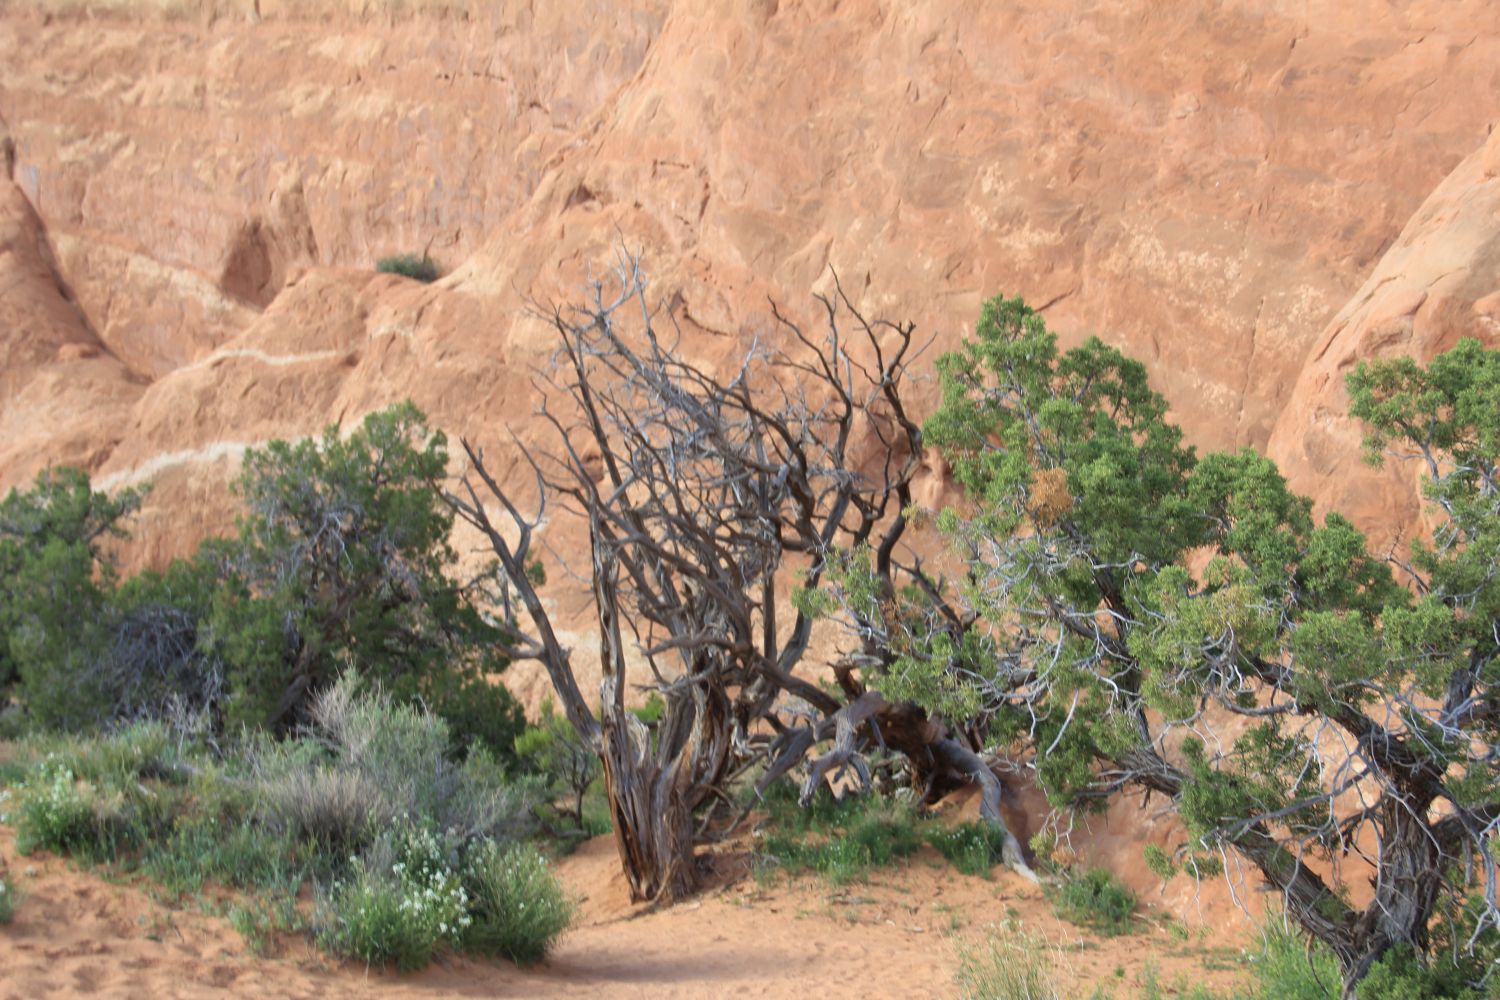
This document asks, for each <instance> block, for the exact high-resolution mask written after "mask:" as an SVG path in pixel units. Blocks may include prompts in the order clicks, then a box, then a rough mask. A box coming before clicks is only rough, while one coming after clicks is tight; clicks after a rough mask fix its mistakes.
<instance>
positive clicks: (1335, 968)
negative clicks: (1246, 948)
mask: <svg viewBox="0 0 1500 1000" xmlns="http://www.w3.org/2000/svg"><path fill="white" fill-rule="evenodd" d="M1250 970H1251V975H1252V977H1253V978H1254V980H1255V985H1256V989H1255V992H1254V994H1253V997H1254V1000H1337V998H1338V996H1339V993H1340V990H1341V989H1342V986H1343V982H1344V980H1343V976H1342V974H1341V973H1340V972H1339V963H1338V961H1337V960H1336V959H1335V958H1334V957H1333V955H1332V953H1330V952H1329V951H1328V949H1327V948H1326V947H1325V946H1323V945H1321V944H1317V945H1313V946H1311V947H1310V946H1309V945H1308V942H1307V939H1306V937H1305V936H1304V935H1303V934H1302V933H1301V932H1300V931H1298V930H1295V929H1293V928H1292V927H1289V926H1287V924H1286V922H1285V921H1284V920H1281V919H1278V918H1276V917H1274V916H1270V917H1267V919H1266V924H1265V927H1264V928H1262V930H1261V934H1260V946H1259V947H1258V948H1257V949H1256V950H1255V951H1254V952H1252V953H1251V955H1250Z"/></svg>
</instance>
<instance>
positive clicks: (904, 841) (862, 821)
mask: <svg viewBox="0 0 1500 1000" xmlns="http://www.w3.org/2000/svg"><path fill="white" fill-rule="evenodd" d="M783 795H784V793H783ZM767 801H768V803H769V804H770V805H771V807H772V813H773V822H772V826H773V828H774V832H772V833H771V834H769V835H768V836H767V837H766V838H765V840H764V841H763V843H762V846H761V849H762V851H763V853H764V854H765V855H767V856H768V857H770V858H773V859H775V861H776V862H777V863H779V864H780V865H781V866H782V868H783V869H784V870H786V871H788V872H791V873H797V872H803V871H815V872H817V873H819V874H820V875H822V876H823V877H824V878H826V879H827V880H828V881H829V882H831V883H833V884H834V885H847V884H848V883H850V882H853V881H857V880H859V879H863V878H865V877H866V876H867V875H868V873H869V871H870V870H871V869H872V868H878V867H882V866H885V865H889V864H891V863H893V862H895V861H896V860H897V859H899V858H906V857H910V856H911V855H912V854H913V853H915V852H916V850H917V848H918V847H920V846H921V844H922V837H921V834H920V832H919V831H918V829H917V817H916V814H915V813H914V812H913V811H912V810H911V809H910V808H909V807H907V806H905V805H902V804H900V803H890V802H886V801H885V800H882V799H879V798H876V797H874V796H849V797H846V798H845V799H843V800H842V801H839V802H834V801H833V800H832V798H824V797H819V798H815V799H814V800H813V802H812V804H811V805H810V806H809V807H808V808H807V809H805V810H798V809H796V806H795V803H794V802H793V803H792V804H791V805H788V804H787V803H786V802H784V801H781V798H780V797H778V798H774V799H773V798H770V797H768V800H767ZM788 810H790V811H788Z"/></svg>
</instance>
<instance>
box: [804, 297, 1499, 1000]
mask: <svg viewBox="0 0 1500 1000" xmlns="http://www.w3.org/2000/svg"><path fill="white" fill-rule="evenodd" d="M938 370H939V375H940V378H941V383H942V403H941V406H940V407H939V409H938V410H937V412H936V413H934V414H933V416H932V417H931V419H930V420H929V421H928V423H927V425H926V435H927V440H928V441H929V442H930V443H932V444H934V445H936V446H938V447H939V448H940V449H941V450H942V451H943V453H944V455H945V456H946V457H947V459H948V460H949V462H950V463H951V465H952V469H953V475H954V477H955V478H956V479H957V481H958V482H959V483H960V484H961V485H962V486H963V487H964V490H965V492H966V493H967V495H968V497H969V499H970V505H968V506H966V507H965V508H964V509H962V510H958V509H949V510H944V511H941V512H938V514H937V516H936V523H937V525H938V527H939V528H940V529H941V530H942V532H943V533H944V534H945V535H946V536H947V537H948V538H949V539H951V541H952V542H953V545H954V551H955V553H956V554H957V555H958V557H959V559H960V561H961V564H962V572H961V573H960V574H959V575H958V580H959V581H960V582H958V583H953V584H947V583H943V584H942V586H943V587H944V588H946V590H945V593H951V594H952V595H953V599H954V600H958V601H961V602H962V603H963V604H964V605H965V606H967V607H968V608H971V609H972V610H973V612H974V614H975V615H976V616H977V617H976V618H975V619H974V623H973V626H972V627H969V628H966V629H964V630H958V629H956V628H955V626H954V619H952V618H949V619H946V620H940V619H939V618H938V616H936V615H934V614H933V613H932V612H931V611H930V610H928V607H927V598H926V596H924V594H922V593H915V592H913V593H908V594H901V595H898V598H897V600H896V601H895V602H894V603H892V602H887V603H884V604H879V605H878V606H877V602H876V600H875V598H876V595H877V594H878V591H876V590H875V588H874V587H873V577H872V576H871V574H870V572H869V568H868V556H867V554H865V553H860V552H854V553H849V554H846V555H845V556H844V564H843V565H842V566H841V567H839V568H838V571H837V572H835V573H833V574H831V575H830V578H831V580H832V582H833V584H834V586H833V588H830V589H831V591H834V592H836V596H835V597H832V598H830V597H822V596H819V595H800V600H802V601H803V602H808V603H810V604H816V603H817V602H819V601H825V602H826V601H829V600H831V599H832V600H836V601H837V602H838V603H839V604H841V605H842V606H844V607H847V608H854V609H855V610H857V611H859V612H861V613H862V614H863V615H864V620H867V621H875V622H882V623H884V624H883V627H884V628H885V630H886V632H887V634H888V635H889V636H890V642H891V644H892V646H893V647H894V648H895V649H896V650H897V652H898V653H899V654H900V656H899V658H898V659H896V661H895V662H894V664H893V665H892V666H890V667H888V668H886V669H885V670H884V672H883V673H882V675H881V676H877V677H874V678H872V683H874V684H875V685H877V686H879V687H880V688H881V690H882V691H884V692H885V693H886V694H887V696H888V697H903V698H910V699H912V700H915V701H917V702H918V703H919V704H921V705H922V706H923V707H924V708H926V709H927V710H928V711H929V712H931V713H932V714H934V715H937V716H939V717H940V718H944V719H946V720H949V721H950V722H951V723H957V724H961V725H963V726H965V727H966V728H967V729H968V730H969V731H972V732H979V733H982V734H984V736H985V738H986V739H987V740H988V741H990V742H991V743H992V744H1007V743H1011V742H1015V741H1029V742H1030V744H1031V745H1032V746H1034V747H1035V748H1036V750H1037V756H1036V766H1037V774H1038V776H1039V778H1040V781H1041V783H1042V785H1043V787H1044V788H1045V790H1046V791H1047V793H1048V795H1049V796H1050V797H1051V798H1052V800H1053V802H1055V803H1056V804H1058V805H1059V806H1067V807H1073V808H1092V807H1095V806H1097V805H1098V804H1100V803H1102V802H1103V801H1105V798H1106V797H1107V796H1108V795H1109V794H1110V793H1111V792H1113V791H1114V790H1116V789H1119V788H1121V787H1123V786H1125V785H1128V784H1134V785H1137V786H1141V787H1145V788H1147V789H1150V790H1152V791H1155V792H1158V793H1161V794H1164V795H1166V796H1167V797H1168V798H1170V799H1171V800H1172V801H1174V802H1175V804H1176V807H1177V810H1178V813H1179V815H1180V816H1181V818H1182V819H1183V821H1184V822H1185V825H1186V827H1187V831H1188V834H1189V836H1188V839H1187V841H1186V842H1185V843H1184V844H1182V845H1181V847H1180V849H1179V850H1178V851H1177V852H1176V853H1175V856H1172V857H1168V856H1166V855H1165V854H1162V855H1159V856H1158V857H1157V858H1155V859H1154V861H1155V866H1156V867H1157V868H1158V869H1159V870H1161V871H1163V872H1164V873H1170V872H1172V871H1176V870H1179V869H1180V868H1181V867H1183V866H1186V867H1187V868H1189V869H1190V870H1191V871H1193V872H1195V873H1197V874H1207V873H1212V872H1214V871H1217V870H1218V867H1219V864H1220V858H1221V852H1222V851H1223V850H1224V849H1226V848H1228V849H1233V850H1237V851H1238V852H1239V853H1240V854H1241V855H1242V856H1243V857H1245V858H1246V859H1247V860H1249V861H1250V862H1251V863H1252V864H1253V865H1255V866H1256V867H1257V868H1259V870H1260V872H1261V874H1262V875H1263V876H1264V877H1265V879H1266V880H1267V881H1268V882H1269V883H1270V884H1271V886H1272V887H1274V888H1275V889H1276V890H1278V891H1280V892H1281V893H1282V894H1283V897H1284V898H1285V899H1286V901H1287V905H1288V908H1289V911H1290V912H1291V915H1292V917H1293V918H1294V919H1295V920H1296V921H1297V922H1298V923H1300V924H1301V925H1302V927H1303V928H1304V929H1305V930H1307V931H1308V932H1311V933H1313V934H1315V935H1316V936H1318V937H1319V938H1320V939H1322V940H1323V941H1324V942H1325V943H1326V944H1327V945H1328V946H1329V947H1330V948H1331V949H1332V950H1333V951H1334V953H1335V954H1336V955H1337V957H1338V959H1339V961H1340V963H1341V965H1342V968H1343V973H1344V976H1345V977H1346V979H1348V980H1349V981H1351V982H1352V981H1354V980H1357V979H1358V978H1360V977H1361V976H1363V975H1365V974H1366V973H1368V972H1369V971H1370V970H1371V968H1372V966H1374V964H1375V963H1377V962H1379V961H1380V960H1381V956H1382V955H1384V954H1385V953H1386V951H1387V949H1390V948H1392V947H1393V946H1396V945H1398V944H1403V945H1409V946H1411V947H1412V948H1414V949H1415V954H1417V955H1418V956H1419V958H1418V964H1420V965H1425V962H1426V958H1425V955H1426V954H1428V953H1429V950H1428V949H1429V947H1430V944H1431V941H1432V939H1433V935H1432V933H1431V925H1432V923H1433V921H1434V919H1435V915H1436V913H1437V912H1438V909H1439V901H1440V899H1441V898H1445V896H1446V898H1449V899H1453V898H1461V897H1462V896H1463V894H1464V893H1465V891H1466V888H1467V886H1466V881H1465V879H1466V877H1467V876H1465V875H1464V874H1463V873H1464V872H1465V871H1468V872H1474V871H1476V870H1478V871H1480V872H1482V871H1483V870H1484V868H1485V866H1489V865H1493V863H1494V862H1493V859H1492V856H1491V852H1490V850H1489V848H1490V847H1492V846H1493V840H1492V838H1491V836H1490V834H1489V833H1488V832H1487V831H1489V830H1490V829H1491V827H1492V823H1493V822H1494V821H1495V820H1496V818H1497V817H1500V799H1497V798H1496V791H1495V789H1496V781H1495V779H1496V777H1497V774H1496V766H1495V762H1494V758H1493V755H1492V753H1491V752H1490V749H1489V748H1491V747H1493V746H1494V745H1495V743H1496V742H1497V740H1496V737H1497V736H1500V733H1497V732H1496V727H1497V725H1500V690H1497V689H1496V688H1495V686H1494V682H1495V680H1496V679H1497V675H1500V659H1497V657H1500V631H1497V628H1500V625H1497V623H1500V572H1497V571H1496V566H1497V563H1496V560H1495V553H1496V551H1497V550H1500V486H1497V476H1496V462H1497V460H1500V354H1497V353H1495V352H1487V351H1484V350H1482V349H1481V348H1480V347H1479V346H1478V345H1477V344H1475V343H1473V342H1463V343H1461V344H1460V345H1459V346H1458V347H1457V348H1455V350H1454V351H1452V352H1450V353H1449V354H1447V355H1444V356H1443V357H1440V358H1438V359H1436V360H1435V361H1434V362H1433V363H1432V365H1430V366H1429V367H1427V368H1422V367H1421V366H1419V365H1417V364H1416V363H1415V362H1412V361H1410V360H1398V361H1391V362H1381V363H1377V364H1373V365H1369V366H1362V367H1360V368H1359V369H1358V370H1357V371H1356V372H1355V373H1354V374H1353V375H1352V376H1351V378H1350V383H1349V387H1350V392H1351V397H1352V399H1353V412H1354V413H1355V415H1356V416H1358V417H1360V418H1362V419H1364V420H1365V421H1366V422H1367V423H1368V425H1369V426H1370V428H1371V438H1370V442H1369V445H1370V448H1371V450H1372V453H1377V452H1378V451H1379V450H1380V449H1381V448H1384V447H1387V446H1390V447H1393V448H1394V449H1396V450H1397V451H1398V452H1405V453H1408V454H1411V453H1415V454H1416V455H1418V456H1419V457H1421V458H1422V459H1423V461H1424V463H1425V466H1426V471H1427V474H1428V485H1427V487H1426V490H1427V495H1428V496H1429V497H1430V498H1431V499H1432V501H1433V502H1434V504H1435V514H1436V515H1437V519H1438V521H1439V524H1438V527H1437V528H1436V530H1435V532H1434V535H1433V538H1432V540H1431V542H1424V541H1421V540H1418V541H1417V542H1416V543H1414V545H1413V552H1412V555H1411V557H1410V561H1409V562H1402V561H1398V562H1397V563H1396V565H1397V567H1398V569H1399V570H1400V574H1401V576H1400V579H1399V580H1398V579H1397V577H1396V576H1395V575H1393V573H1392V570H1391V564H1390V563H1388V562H1387V561H1386V560H1384V559H1381V558H1378V557H1376V556H1373V555H1371V554H1370V553H1369V552H1368V551H1367V549H1366V546H1365V541H1364V538H1363V536H1362V535H1361V534H1360V532H1358V531H1357V530H1356V529H1355V528H1354V527H1353V526H1352V525H1351V524H1350V523H1349V522H1348V521H1347V520H1345V519H1344V518H1342V517H1340V516H1339V515H1337V514H1329V515H1328V516H1327V517H1326V518H1323V519H1322V520H1321V521H1320V520H1318V519H1316V518H1315V517H1314V516H1313V512H1312V507H1311V503H1310V502H1309V501H1308V500H1307V499H1306V498H1304V497H1301V496H1298V495H1296V494H1295V493H1293V492H1292V491H1291V490H1290V489H1289V488H1288V486H1287V484H1286V481H1285V480H1284V478H1283V477H1282V476H1281V474H1280V473H1279V472H1278V471H1277V469H1276V467H1275V465H1274V464H1273V463H1272V462H1271V461H1269V460H1268V459H1266V458H1264V457H1263V456H1260V455H1257V454H1255V453H1254V452H1252V451H1249V450H1244V451H1240V452H1236V453H1215V454H1210V455H1206V456H1203V457H1201V458H1200V457H1199V456H1198V455H1197V454H1195V452H1194V450H1193V449H1192V448H1190V447H1188V446H1187V445H1185V443H1184V442H1183V439H1182V434H1181V432H1180V431H1179V429H1178V428H1177V427H1175V426H1174V425H1172V424H1171V423H1170V422H1169V421H1168V420H1167V418H1166V414H1167V407H1166V403H1165V400H1164V399H1163V398H1162V397H1161V396H1160V395H1159V394H1158V393H1156V392H1154V391H1153V390H1152V389H1151V388H1150V386H1149V383H1148V380H1147V377H1146V372H1145V369H1144V367H1143V366H1142V365H1141V364H1140V363H1139V362H1136V361H1134V360H1131V359H1129V358H1127V357H1125V356H1124V355H1123V354H1121V353H1120V352H1119V351H1117V350H1115V349H1113V348H1110V347H1108V346H1106V345H1105V344H1103V343H1102V342H1100V341H1098V340H1097V339H1093V340H1089V341H1088V342H1086V343H1084V344H1083V345H1081V346H1080V347H1077V348H1074V349H1072V350H1069V351H1065V352H1064V351H1060V350H1059V349H1058V347H1057V345H1056V341H1055V338H1054V337H1053V335H1052V334H1051V333H1050V332H1049V331H1048V330H1047V329H1046V327H1045V325H1044V323H1043V321H1042V318H1041V316H1040V315H1038V314H1037V313H1035V312H1034V311H1033V310H1031V309H1029V308H1028V307H1027V306H1025V304H1024V303H1022V302H1021V301H1020V300H1019V299H1012V300H1005V299H995V300H992V301H991V302H989V303H987V304H986V305H985V307H984V310H983V312H982V314H981V316H980V320H979V323H978V325H977V328H976V333H975V337H974V338H973V339H972V340H969V341H967V342H965V344H964V345H963V348H962V350H961V351H960V352H957V353H955V354H951V355H948V356H945V357H944V358H942V359H940V360H939V362H938ZM1210 707H1213V709H1214V710H1216V711H1223V712H1230V713H1242V714H1245V715H1247V716H1248V717H1249V721H1248V723H1247V725H1246V726H1245V727H1244V732H1243V735H1242V736H1240V737H1239V738H1238V739H1236V740H1234V741H1233V743H1232V745H1228V746H1223V747H1219V746H1209V745H1206V744H1205V742H1204V741H1203V740H1201V739H1199V738H1198V737H1197V735H1196V732H1197V724H1198V722H1199V721H1200V720H1201V719H1202V716H1203V713H1204V711H1205V710H1206V709H1208V708H1210ZM1173 731H1177V734H1178V735H1177V739H1178V740H1179V744H1180V746H1181V751H1180V753H1176V752H1172V753H1169V752H1168V751H1167V749H1166V747H1167V744H1166V742H1165V739H1164V738H1165V737H1166V736H1167V735H1168V734H1170V733H1173ZM1318 732H1338V733H1339V734H1340V737H1341V739H1342V740H1344V741H1346V742H1344V743H1343V744H1342V745H1343V746H1344V747H1346V748H1354V747H1358V753H1357V754H1352V753H1350V752H1349V749H1345V750H1344V751H1342V752H1339V751H1337V750H1335V749H1332V748H1331V746H1330V745H1320V744H1319V742H1318V739H1317V738H1315V735H1314V734H1316V733H1318ZM1356 786H1359V787H1362V788H1363V789H1364V790H1365V798H1364V799H1363V801H1364V802H1365V803H1366V805H1367V806H1368V808H1357V807H1354V806H1352V805H1351V804H1350V803H1351V798H1350V797H1349V796H1347V795H1344V794H1343V793H1345V792H1347V791H1349V790H1350V789H1352V788H1354V787H1356ZM1372 803H1373V804H1372ZM1362 834H1368V835H1369V836H1372V837H1373V838H1375V839H1376V840H1378V841H1379V842H1381V843H1382V844H1384V845H1385V847H1384V849H1383V851H1382V853H1381V855H1380V858H1379V861H1378V864H1379V865H1382V866H1394V867H1392V868H1391V874H1389V875H1386V876H1385V877H1384V878H1383V879H1382V880H1381V881H1380V882H1379V883H1378V885H1379V887H1380V889H1379V893H1378V894H1377V899H1376V900H1375V901H1373V902H1372V903H1371V905H1370V908H1369V910H1368V912H1367V916H1366V918H1365V919H1362V920H1361V919H1357V918H1359V917H1360V914H1359V913H1358V912H1356V911H1355V910H1354V909H1353V908H1352V907H1351V906H1350V904H1349V903H1348V902H1347V901H1346V900H1345V898H1344V897H1343V896H1342V895H1341V894H1340V892H1339V889H1340V886H1339V883H1338V873H1339V872H1340V871H1341V868H1340V867H1339V862H1340V861H1341V859H1342V847H1343V845H1345V844H1347V843H1350V842H1352V841H1353V840H1354V839H1355V838H1356V837H1357V836H1359V835H1362ZM1428 845H1430V846H1428ZM1299 858H1310V859H1320V860H1321V861H1322V862H1323V864H1324V865H1325V866H1327V868H1326V870H1329V871H1331V872H1332V881H1327V880H1325V878H1324V877H1323V876H1322V875H1319V874H1316V873H1314V872H1313V871H1312V870H1310V869H1309V868H1308V867H1306V866H1304V865H1302V864H1300V863H1299V862H1298V859H1299ZM1476 865H1477V868H1476ZM1397 870H1402V871H1417V872H1420V873H1421V874H1420V876H1418V877H1416V879H1415V881H1413V882H1408V883H1406V884H1407V885H1415V886H1418V887H1420V888H1419V891H1417V892H1415V893H1411V892H1407V891H1405V890H1402V889H1398V888H1397V887H1396V886H1397V884H1398V883H1399V882H1400V878H1399V877H1398V876H1396V875H1395V874H1394V873H1395V872H1396V871H1397ZM1476 877H1480V878H1483V876H1482V874H1481V875H1479V876H1476ZM1494 917H1495V911H1494V910H1493V909H1491V910H1489V911H1488V913H1487V916H1486V918H1485V919H1486V920H1487V921H1488V923H1487V924H1480V925H1478V926H1479V928H1480V929H1481V930H1483V931H1484V933H1482V934H1481V935H1480V939H1482V940H1488V939H1490V938H1493V936H1494V923H1493V921H1494ZM1486 927H1487V928H1488V929H1487V930H1485V928H1486ZM1393 961H1394V959H1393ZM1386 967H1387V966H1386V965H1382V966H1381V968H1386ZM1372 988H1373V987H1372Z"/></svg>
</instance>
